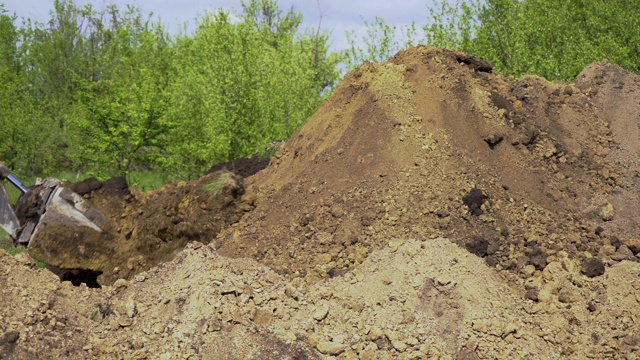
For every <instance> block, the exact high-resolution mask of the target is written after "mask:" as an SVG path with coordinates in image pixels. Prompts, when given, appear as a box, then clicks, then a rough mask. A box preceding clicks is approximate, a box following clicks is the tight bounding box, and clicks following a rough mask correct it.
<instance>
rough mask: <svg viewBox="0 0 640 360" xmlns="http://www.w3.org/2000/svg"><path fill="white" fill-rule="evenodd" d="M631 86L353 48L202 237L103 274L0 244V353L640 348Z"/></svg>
mask: <svg viewBox="0 0 640 360" xmlns="http://www.w3.org/2000/svg"><path fill="white" fill-rule="evenodd" d="M639 85H640V79H639V77H638V76H636V75H633V74H629V73H627V72H625V71H623V70H621V69H620V68H618V67H616V66H614V65H611V64H609V63H607V62H600V63H594V64H591V65H590V66H588V67H587V68H586V69H585V70H584V71H583V72H582V73H581V74H580V75H579V76H578V77H577V79H576V81H575V82H573V83H570V84H560V83H550V82H547V81H545V80H544V79H540V78H537V77H530V76H528V77H523V78H520V79H514V78H511V77H505V76H500V75H497V74H494V73H492V72H491V69H490V65H489V64H486V62H484V61H482V60H480V59H476V58H473V57H470V56H468V55H466V54H462V53H458V52H452V51H447V50H441V49H433V48H427V47H418V48H412V49H409V50H407V51H403V52H401V53H399V54H398V55H396V56H395V57H394V58H392V59H390V60H389V61H387V62H383V63H377V64H365V65H363V66H362V67H360V68H359V69H357V70H355V71H353V72H351V73H350V74H348V75H347V77H346V78H345V81H344V82H343V83H342V85H341V86H340V87H339V88H338V89H337V90H336V92H335V94H334V95H333V96H332V97H331V98H330V99H328V100H327V101H326V102H325V103H324V104H323V106H322V107H321V108H320V109H319V110H318V112H317V113H316V114H315V115H314V116H313V117H312V118H311V119H310V120H309V122H308V123H307V124H306V125H305V126H303V127H302V128H301V129H300V130H299V131H298V132H297V133H296V134H294V136H293V137H292V138H291V139H289V140H288V141H287V143H286V144H285V146H284V149H283V151H281V152H280V153H278V154H277V155H276V158H275V159H273V160H272V161H271V163H270V164H269V166H267V168H265V169H264V170H262V171H261V172H259V173H257V174H256V175H254V176H252V177H250V178H248V179H246V181H245V185H246V193H245V194H244V195H243V196H242V198H241V199H237V203H234V204H236V205H234V206H237V207H238V209H242V207H243V206H245V205H246V206H254V205H255V209H254V210H253V211H251V212H248V213H247V214H246V215H245V216H244V217H243V218H242V219H241V220H240V221H239V222H237V223H236V224H235V225H232V226H230V227H228V228H225V229H222V230H221V232H220V233H219V235H218V236H217V237H216V238H215V239H200V240H202V241H203V242H208V241H209V240H211V241H210V244H209V245H203V244H201V243H196V242H192V243H189V245H188V246H187V247H186V249H185V250H183V251H182V252H181V253H179V254H178V255H177V257H176V258H175V259H174V260H172V261H171V262H168V263H165V264H160V265H158V266H155V267H148V268H146V269H147V270H146V271H144V272H141V273H138V274H137V275H135V276H133V278H132V279H131V280H117V281H116V282H115V283H113V285H108V286H104V287H103V288H102V289H88V288H86V287H85V286H80V287H73V286H71V284H70V283H68V282H62V283H60V282H59V281H58V280H57V277H55V276H54V275H52V274H51V273H50V272H48V271H46V270H43V269H37V268H36V267H35V265H34V264H33V263H32V262H31V260H30V259H29V258H28V257H27V256H25V255H19V256H18V257H16V258H14V257H11V256H9V255H7V254H4V253H3V252H2V251H0V301H1V302H2V304H3V307H1V308H0V358H15V359H31V358H34V356H35V357H40V358H43V357H44V358H52V359H57V358H68V359H91V358H94V359H112V358H113V359H247V358H254V359H269V358H282V359H316V358H318V359H334V358H337V359H431V358H434V359H467V360H472V359H557V358H567V359H586V358H592V359H625V358H626V359H635V358H638V357H639V356H640V337H639V335H638V334H640V320H639V319H638V316H637V309H638V306H639V305H638V303H639V302H640V281H639V280H638V279H639V276H640V264H638V261H637V260H638V256H637V255H638V251H640V238H639V237H638V236H639V235H638V234H639V232H638V222H639V221H638V216H637V215H636V214H637V212H636V207H637V204H638V200H639V197H640V194H639V191H640V187H639V185H640V184H639V183H638V182H639V181H640V180H639V179H640V167H639V163H638V161H639V160H638V158H639V156H640V145H638V144H640V127H639V126H640V92H639V91H638V86H639ZM183 186H185V185H184V184H183ZM188 188H189V186H188V185H187V189H183V190H184V191H187V190H188ZM177 193H178V194H182V195H179V196H177V197H176V198H180V199H182V198H183V196H184V193H180V192H177ZM150 196H151V197H153V196H154V195H150ZM157 196H160V195H157ZM173 203H174V202H172V204H173ZM96 204H97V203H96ZM144 204H146V207H144V208H143V212H144V213H145V214H148V215H149V218H150V219H155V218H153V216H159V215H154V214H163V213H164V214H165V215H163V216H164V217H167V215H166V213H167V208H166V207H163V206H161V204H162V203H161V202H159V201H157V200H156V201H147V202H144ZM242 204H245V205H242ZM156 205H157V206H156ZM169 209H172V211H173V210H175V209H176V208H175V207H173V205H172V206H170V207H169ZM182 210H183V211H186V212H187V213H188V214H190V215H189V216H186V217H184V218H183V221H187V220H188V221H196V218H197V220H198V221H199V223H206V221H207V219H210V216H212V215H211V214H208V213H206V212H198V211H197V208H196V210H194V208H193V207H192V206H191V205H190V206H183V207H182ZM176 211H177V210H176ZM189 211H191V212H189ZM193 211H196V212H193ZM167 218H169V219H170V218H171V217H170V216H169V217H167ZM131 219H137V218H136V217H131ZM138 219H141V218H138ZM151 223H153V221H151ZM127 224H129V225H130V226H133V227H137V226H139V224H138V223H136V222H135V221H133V222H130V223H127ZM168 230H169V231H177V226H176V227H175V228H173V227H169V228H168ZM198 234H200V233H198ZM176 239H179V241H182V243H183V244H184V243H186V242H187V241H189V239H188V238H186V237H181V236H177V237H176ZM145 255H146V256H152V255H151V253H148V254H147V253H145ZM131 273H132V274H133V273H134V271H133V270H132V272H131Z"/></svg>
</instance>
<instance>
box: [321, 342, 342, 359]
mask: <svg viewBox="0 0 640 360" xmlns="http://www.w3.org/2000/svg"><path fill="white" fill-rule="evenodd" d="M316 348H317V349H318V351H320V352H321V353H322V354H325V355H333V356H337V355H340V354H342V353H343V352H344V350H345V346H344V344H340V343H337V342H333V341H319V342H318V345H317V346H316Z"/></svg>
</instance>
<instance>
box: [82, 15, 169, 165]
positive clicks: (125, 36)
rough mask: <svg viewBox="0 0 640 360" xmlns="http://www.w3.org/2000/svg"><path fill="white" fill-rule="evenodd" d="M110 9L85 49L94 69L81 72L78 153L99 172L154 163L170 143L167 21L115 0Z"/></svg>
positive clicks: (98, 24)
mask: <svg viewBox="0 0 640 360" xmlns="http://www.w3.org/2000/svg"><path fill="white" fill-rule="evenodd" d="M107 13H108V15H109V16H108V20H107V21H106V24H105V23H103V22H96V26H95V28H94V29H92V34H91V36H89V37H88V39H84V42H85V44H84V45H85V47H87V49H85V50H88V49H90V50H91V51H90V52H89V51H87V53H86V55H91V56H89V57H88V59H87V61H86V62H87V63H88V65H89V66H88V67H87V69H89V70H90V71H89V72H86V71H85V72H84V74H79V75H78V76H77V78H76V82H77V83H78V84H79V90H80V91H79V94H78V95H77V96H78V99H79V103H78V104H77V105H78V106H77V108H76V110H77V111H78V113H77V116H74V117H73V124H72V125H73V130H74V131H75V135H76V137H75V140H76V143H77V144H78V145H77V146H76V148H75V149H74V152H73V156H74V157H75V158H77V159H76V161H77V162H78V163H80V164H83V165H84V166H88V165H89V164H91V166H93V167H94V170H98V171H99V172H100V171H101V172H106V173H109V172H110V171H111V170H112V169H113V167H115V169H116V170H117V173H118V174H120V175H127V174H128V173H129V172H130V170H131V169H132V167H134V166H135V164H146V165H151V164H153V163H155V162H156V161H157V159H158V157H159V154H158V151H159V149H161V148H163V147H165V146H166V144H162V136H163V134H165V133H166V132H167V131H168V127H169V124H168V123H167V122H166V120H165V112H166V109H167V105H168V92H167V88H168V86H169V83H170V80H171V74H172V71H173V70H172V63H171V61H172V49H171V44H170V43H169V42H168V41H167V40H166V34H165V31H164V29H163V27H162V26H161V25H160V24H154V23H152V22H151V21H150V19H148V18H147V19H145V18H144V17H143V15H142V13H141V11H140V9H139V8H135V7H133V6H127V9H126V11H125V12H124V13H122V14H120V12H119V10H118V8H117V7H115V6H113V5H112V6H110V7H108V8H107ZM96 45H99V49H96ZM96 167H98V169H95V168H96Z"/></svg>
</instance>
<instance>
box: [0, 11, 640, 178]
mask: <svg viewBox="0 0 640 360" xmlns="http://www.w3.org/2000/svg"><path fill="white" fill-rule="evenodd" d="M425 14H426V18H425V24H424V25H423V26H420V27H418V26H417V25H416V24H415V23H414V24H411V25H409V26H394V25H389V24H386V23H385V21H384V20H383V19H382V18H376V19H375V21H373V22H365V24H366V26H367V29H368V30H367V33H366V34H365V35H364V36H362V37H360V38H357V37H356V36H355V35H354V33H353V32H352V33H350V34H348V38H349V41H350V44H351V47H350V48H349V49H347V50H345V51H343V52H340V53H337V52H332V51H330V49H329V48H330V44H331V33H330V32H329V31H327V30H326V29H322V28H320V27H317V28H302V14H300V13H298V12H296V11H295V9H289V10H287V11H285V10H283V9H281V8H280V6H279V4H278V2H277V0H246V1H242V6H241V9H240V10H239V11H238V12H227V11H224V10H217V11H215V12H208V13H205V14H203V15H201V16H200V17H198V18H197V19H194V21H195V24H196V26H195V30H194V31H193V32H191V33H187V32H186V31H182V32H180V33H179V34H169V33H168V32H167V30H166V29H165V27H164V25H163V24H162V23H159V22H154V21H152V17H151V16H152V14H148V13H144V12H143V11H142V9H140V8H138V7H136V6H132V5H127V6H125V7H124V8H119V7H118V6H116V5H109V6H107V7H106V8H105V9H104V10H102V11H97V10H95V9H94V8H92V7H91V6H90V5H86V6H83V7H79V6H77V5H76V4H75V3H74V2H73V1H72V0H56V1H55V3H54V10H53V11H52V12H51V15H50V19H49V21H48V22H47V23H46V24H40V23H34V22H32V21H31V20H29V19H22V20H21V21H19V19H18V17H17V16H16V15H15V14H9V13H8V12H7V11H6V10H5V9H4V6H2V5H1V4H0V135H1V136H2V137H1V138H0V161H1V162H3V163H4V164H5V165H7V166H8V167H10V168H11V169H13V170H14V171H15V172H16V173H18V174H23V175H47V174H53V173H56V172H59V171H61V170H66V171H75V172H82V173H84V174H92V175H97V176H102V177H107V176H113V175H127V174H128V173H129V172H131V171H132V170H143V171H144V170H152V171H159V172H163V173H165V174H167V175H168V176H167V177H168V178H169V179H174V180H177V179H187V178H192V177H195V176H197V175H199V174H201V173H202V172H203V171H205V170H206V169H208V168H209V167H210V166H211V165H212V164H215V163H218V162H222V161H227V160H231V159H234V158H237V157H240V156H247V155H250V154H254V153H260V152H262V151H265V149H267V144H268V143H270V142H272V141H276V140H281V139H285V138H287V137H289V136H290V135H291V133H292V132H293V131H295V130H296V129H297V128H298V127H300V126H301V125H302V124H303V123H304V122H305V121H306V119H308V118H309V117H310V116H311V115H312V114H313V112H314V111H315V110H316V108H317V107H318V106H319V105H320V104H321V102H322V101H323V100H324V99H325V98H326V97H327V96H328V95H329V94H330V93H331V90H332V89H334V88H335V86H336V85H337V84H338V83H339V81H340V76H341V73H342V72H343V71H344V69H345V68H346V69H351V68H353V67H355V66H357V65H359V64H360V63H362V62H363V61H375V60H384V59H386V58H388V57H390V56H392V55H393V54H394V53H395V52H397V51H398V50H400V49H402V48H406V47H408V46H411V45H415V44H418V43H426V44H428V45H432V46H443V47H450V48H457V49H461V50H463V51H467V52H469V53H472V54H474V55H478V56H481V57H483V58H485V59H486V60H488V61H489V62H490V63H492V64H493V65H494V67H495V68H496V70H497V71H499V72H502V73H505V74H512V75H515V76H520V75H523V74H537V75H540V76H543V77H546V78H548V79H550V80H564V81H567V80H571V79H572V78H573V77H575V75H577V74H578V72H579V71H580V70H581V69H582V68H583V67H584V66H585V65H586V64H588V63H589V62H591V61H595V60H602V59H603V58H608V59H609V60H610V61H612V62H614V63H617V64H619V65H621V66H623V67H625V68H626V69H628V70H630V71H635V72H638V71H640V62H639V60H638V59H640V23H639V22H640V2H635V1H626V0H618V1H616V0H614V1H603V0H567V1H563V2H550V1H544V0H487V1H479V0H458V1H457V2H456V3H455V4H454V3H452V2H450V1H436V2H435V4H433V5H431V6H427V7H425ZM419 34H420V35H419Z"/></svg>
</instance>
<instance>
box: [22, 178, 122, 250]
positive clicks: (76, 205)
mask: <svg viewBox="0 0 640 360" xmlns="http://www.w3.org/2000/svg"><path fill="white" fill-rule="evenodd" d="M16 212H17V214H18V218H19V220H20V222H21V223H22V224H23V228H22V231H21V232H20V235H19V237H18V239H17V242H18V244H21V245H25V246H27V245H29V244H30V243H31V242H32V241H34V239H37V238H38V237H39V236H38V234H39V233H42V234H44V235H45V236H47V237H51V236H63V237H64V236H69V231H68V230H69V229H71V232H72V233H73V237H74V238H78V237H86V236H91V237H95V236H99V237H102V233H103V232H104V231H105V230H111V228H112V225H111V222H110V221H109V220H108V219H107V218H106V217H104V216H103V215H102V214H101V213H100V212H99V211H97V210H96V209H94V208H92V207H90V206H89V205H88V204H87V202H86V201H85V200H84V199H83V198H82V197H81V196H80V195H78V194H76V193H75V192H73V191H72V190H71V189H68V188H66V187H64V186H63V185H62V183H61V182H60V181H59V180H56V179H52V178H48V179H45V180H44V181H43V182H42V183H41V184H38V185H36V186H35V187H34V188H33V189H31V190H29V191H28V192H27V193H25V194H24V195H23V196H22V197H21V198H20V200H19V201H18V203H17V204H16ZM61 228H63V229H67V230H66V231H65V232H64V234H61V233H60V231H59V229H61Z"/></svg>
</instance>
